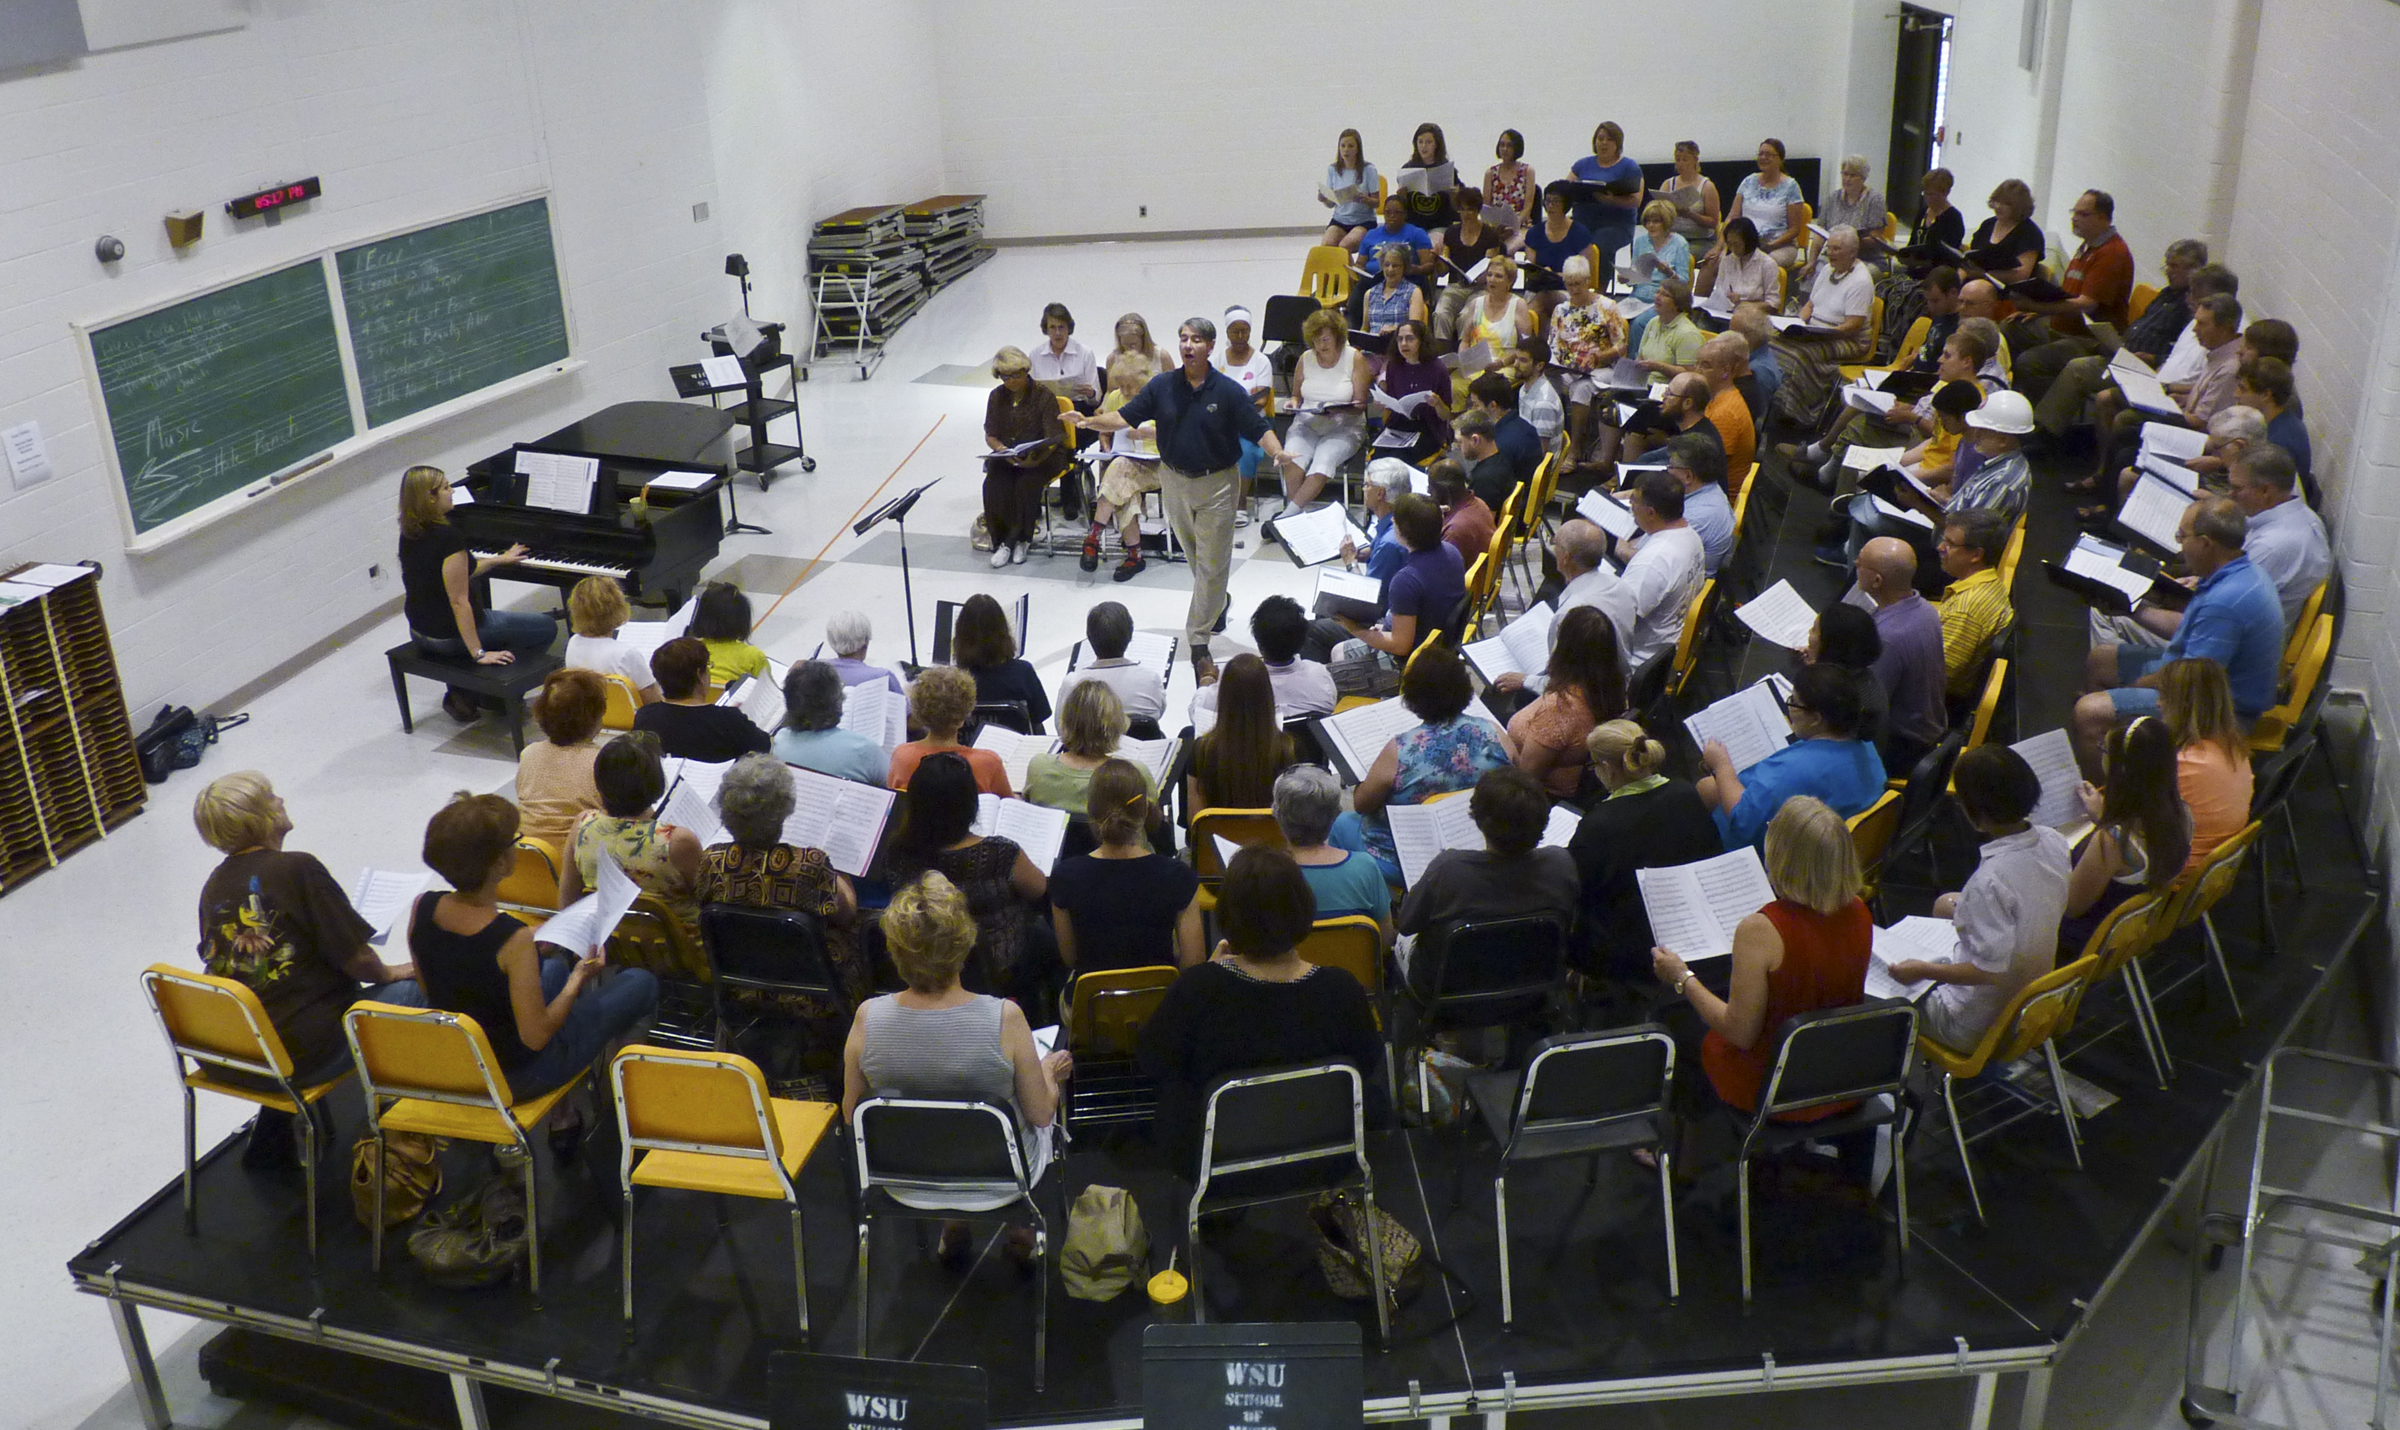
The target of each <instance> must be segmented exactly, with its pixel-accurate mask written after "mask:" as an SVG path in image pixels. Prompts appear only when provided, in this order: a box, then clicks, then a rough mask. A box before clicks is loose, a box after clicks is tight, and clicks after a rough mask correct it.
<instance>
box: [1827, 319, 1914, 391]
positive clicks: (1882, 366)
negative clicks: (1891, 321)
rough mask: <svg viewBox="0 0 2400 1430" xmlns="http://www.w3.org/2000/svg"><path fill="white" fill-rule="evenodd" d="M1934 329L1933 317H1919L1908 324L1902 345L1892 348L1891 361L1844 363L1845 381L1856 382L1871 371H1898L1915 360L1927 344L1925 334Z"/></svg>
mask: <svg viewBox="0 0 2400 1430" xmlns="http://www.w3.org/2000/svg"><path fill="white" fill-rule="evenodd" d="M1881 316H1882V315H1881V314H1877V317H1881ZM1876 331H1877V332H1878V333H1880V332H1882V331H1883V329H1882V325H1881V324H1880V323H1878V324H1877V325H1876ZM1932 331H1933V319H1931V318H1925V317H1920V318H1918V319H1917V320H1916V321H1914V322H1912V323H1910V324H1909V325H1908V333H1907V335H1906V336H1904V337H1902V338H1901V339H1900V346H1898V347H1896V348H1894V349H1892V360H1891V361H1890V362H1887V363H1851V362H1846V363H1843V364H1842V380H1843V381H1845V382H1856V381H1858V380H1859V379H1860V378H1861V377H1864V376H1865V375H1866V374H1868V373H1870V372H1897V371H1899V370H1900V369H1901V368H1904V367H1907V366H1908V365H1909V364H1910V363H1911V362H1912V361H1914V360H1915V358H1916V355H1917V350H1918V349H1919V348H1922V347H1924V346H1925V335H1926V334H1927V333H1930V332H1932Z"/></svg>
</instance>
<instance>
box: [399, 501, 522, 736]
mask: <svg viewBox="0 0 2400 1430" xmlns="http://www.w3.org/2000/svg"><path fill="white" fill-rule="evenodd" d="M454 500H455V498H454V497H453V496H452V495H451V491H450V477H449V474H448V473H446V472H444V471H443V470H442V469H441V468H439V467H411V468H409V469H408V471H407V472H406V473H404V474H403V475H402V476H401V478H400V592H401V595H400V609H401V614H402V615H404V616H405V617H407V619H408V634H409V638H410V639H411V640H413V641H415V642H416V644H417V648H418V649H419V650H422V651H425V652H426V653H427V654H430V655H446V656H451V657H453V658H455V657H458V656H465V657H467V658H468V659H470V660H472V661H474V662H475V663H476V664H477V665H506V664H508V663H509V662H510V661H513V660H515V659H516V658H517V654H518V653H519V652H525V653H529V654H530V653H532V652H534V651H544V650H548V649H549V648H550V642H551V641H553V640H555V639H557V637H558V622H557V621H555V620H553V619H551V618H550V617H548V616H545V615H541V614H539V613H537V612H533V611H495V610H492V609H490V608H489V606H488V604H484V605H479V604H477V596H476V589H475V586H474V581H475V578H476V577H478V576H489V575H490V574H491V573H492V572H493V571H495V570H497V569H499V568H500V567H503V566H513V565H515V564H516V563H517V562H519V561H522V560H524V559H525V544H524V543H523V542H519V543H517V544H516V545H514V546H511V547H509V548H508V549H507V550H506V551H503V552H501V553H500V554H499V555H498V556H487V557H482V558H480V559H479V558H477V557H476V556H475V555H474V553H473V552H471V551H470V550H469V549H468V546H469V543H468V541H467V534H466V533H465V532H463V531H461V530H459V529H458V528H457V527H455V526H453V525H451V524H450V508H451V505H452V503H453V502H454ZM484 599H485V601H486V602H487V603H488V600H489V596H488V593H487V594H486V596H485V598H484ZM442 709H443V710H444V711H445V712H447V713H448V714H449V716H450V718H451V719H453V720H459V721H471V720H473V719H475V718H476V716H477V715H478V714H480V713H481V711H480V710H479V708H478V707H477V705H476V701H475V696H474V695H473V693H471V692H469V691H465V690H461V689H459V688H458V687H457V686H452V687H451V688H450V693H449V694H448V695H445V696H443V697H442Z"/></svg>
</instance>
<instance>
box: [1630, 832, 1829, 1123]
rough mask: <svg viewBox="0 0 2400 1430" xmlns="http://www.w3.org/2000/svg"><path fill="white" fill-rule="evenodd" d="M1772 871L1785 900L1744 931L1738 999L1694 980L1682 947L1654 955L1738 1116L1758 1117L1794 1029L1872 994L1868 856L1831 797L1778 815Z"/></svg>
mask: <svg viewBox="0 0 2400 1430" xmlns="http://www.w3.org/2000/svg"><path fill="white" fill-rule="evenodd" d="M1766 866H1767V883H1768V884H1769V885H1770V886H1772V887H1773V889H1774V891H1775V899H1774V902H1772V903H1770V904H1768V905H1767V906H1766V907H1764V908H1762V909H1760V910H1759V911H1758V912H1757V913H1754V914H1751V915H1748V916H1747V917H1745V918H1744V919H1743V920H1742V921H1741V923H1740V924H1738V925H1736V926H1735V928H1734V933H1733V958H1732V965H1733V971H1732V989H1731V996H1729V997H1719V996H1718V995H1717V994H1716V993H1714V992H1713V991H1711V990H1710V989H1709V988H1707V987H1706V986H1705V985H1703V984H1702V983H1701V982H1700V981H1699V980H1698V979H1697V978H1695V977H1693V976H1692V969H1691V965H1690V964H1688V963H1686V962H1684V960H1683V959H1682V957H1681V956H1679V955H1678V954H1676V953H1675V951H1674V950H1672V949H1668V948H1658V949H1653V950H1652V951H1651V955H1650V966H1651V970H1652V971H1653V972H1654V973H1656V974H1657V975H1658V981H1659V982H1661V983H1663V984H1665V985H1666V986H1667V987H1668V989H1670V990H1671V991H1672V992H1673V993H1674V995H1675V996H1676V997H1677V998H1679V999H1681V1000H1683V1002H1684V1003H1685V1005H1686V1006H1688V1007H1689V1008H1690V1009H1691V1011H1692V1012H1693V1013H1694V1014H1696V1015H1697V1016H1698V1018H1699V1021H1700V1022H1701V1023H1702V1024H1703V1025H1704V1026H1705V1027H1706V1028H1707V1030H1708V1031H1707V1034H1706V1036H1704V1037H1703V1038H1702V1039H1701V1040H1700V1066H1701V1070H1702V1071H1703V1072H1705V1073H1707V1075H1708V1078H1707V1085H1708V1086H1709V1087H1711V1088H1713V1089H1714V1090H1715V1092H1716V1095H1717V1097H1718V1098H1719V1099H1721V1100H1722V1101H1723V1102H1724V1103H1725V1105H1726V1106H1728V1107H1731V1108H1733V1109H1734V1110H1736V1111H1737V1112H1753V1111H1756V1110H1757V1107H1758V1098H1759V1094H1760V1092H1762V1091H1763V1090H1764V1088H1765V1085H1766V1080H1767V1072H1768V1070H1769V1068H1770V1067H1771V1066H1772V1064H1773V1060H1774V1056H1775V1040H1776V1038H1777V1036H1778V1035H1779V1034H1781V1032H1782V1031H1783V1026H1784V1024H1786V1023H1788V1022H1790V1021H1791V1020H1792V1019H1793V1018H1795V1017H1797V1016H1799V1015H1800V1014H1802V1013H1813V1012H1815V1011H1817V1010H1818V1009H1820V1008H1840V1007H1846V1006H1848V1005H1849V1004H1852V1003H1856V1002H1858V1001H1859V999H1860V998H1861V997H1863V996H1864V995H1865V992H1866V981H1867V952H1868V947H1869V941H1870V940H1871V939H1872V938H1873V937H1874V933H1875V920H1874V919H1873V918H1872V917H1870V916H1869V915H1868V913H1867V906H1866V904H1865V902H1864V901H1862V900H1861V899H1860V898H1859V897H1858V889H1859V873H1858V849H1857V846H1855V845H1854V844H1852V843H1851V840H1850V827H1849V826H1848V825H1846V824H1844V823H1843V822H1842V817H1841V816H1840V815H1838V814H1836V813H1834V812H1833V807H1832V806H1831V805H1828V804H1826V803H1825V802H1824V801H1823V800H1820V799H1813V798H1811V797H1809V796H1807V795H1795V796H1794V797H1792V798H1791V799H1790V800H1787V801H1785V803H1784V806H1783V808H1782V809H1780V810H1778V811H1776V814H1775V818H1774V820H1773V822H1771V823H1770V824H1768V826H1767V850H1766ZM1699 1084H1700V1079H1698V1078H1694V1079H1692V1080H1691V1085H1692V1086H1694V1087H1697V1086H1699ZM1849 1106H1850V1105H1849V1104H1847V1103H1834V1104H1829V1105H1827V1106H1824V1107H1812V1108H1809V1109H1808V1110H1806V1111H1804V1112H1795V1113H1792V1114H1791V1115H1790V1118H1789V1120H1790V1121H1793V1122H1815V1121H1818V1120H1820V1119H1823V1118H1827V1117H1831V1116H1833V1115H1835V1114H1836V1113H1839V1112H1844V1111H1847V1110H1848V1109H1849Z"/></svg>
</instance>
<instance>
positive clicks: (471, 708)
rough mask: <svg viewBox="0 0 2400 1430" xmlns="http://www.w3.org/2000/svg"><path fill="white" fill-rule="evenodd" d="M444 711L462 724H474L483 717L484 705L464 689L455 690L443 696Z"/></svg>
mask: <svg viewBox="0 0 2400 1430" xmlns="http://www.w3.org/2000/svg"><path fill="white" fill-rule="evenodd" d="M442 713H443V714H445V715H447V716H449V717H450V718H451V719H453V720H456V721H457V722H458V723H459V724H461V725H472V724H474V723H475V722H476V721H478V720H480V719H482V718H483V706H482V704H481V703H479V702H478V701H477V700H476V699H475V697H474V696H472V695H470V694H468V693H467V692H466V691H463V690H453V691H451V692H450V693H449V694H447V695H445V696H443V697H442Z"/></svg>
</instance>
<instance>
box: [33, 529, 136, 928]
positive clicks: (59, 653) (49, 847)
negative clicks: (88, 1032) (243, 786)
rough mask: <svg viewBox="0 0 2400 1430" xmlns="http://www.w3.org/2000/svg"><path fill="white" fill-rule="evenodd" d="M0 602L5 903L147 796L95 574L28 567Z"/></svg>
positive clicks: (116, 822) (124, 817) (121, 820)
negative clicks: (14, 890) (2, 604)
mask: <svg viewBox="0 0 2400 1430" xmlns="http://www.w3.org/2000/svg"><path fill="white" fill-rule="evenodd" d="M69 573H80V574H69ZM37 583H40V584H37ZM36 593H38V594H36ZM0 598H5V599H7V600H8V601H9V604H7V605H6V606H5V607H4V608H0V893H4V892H6V891H7V890H9V889H12V888H14V887H16V886H17V885H18V884H21V883H23V882H24V881H25V880H27V879H30V878H32V877H33V876H34V875H36V874H38V873H40V872H42V871H43V870H44V869H48V868H50V867H52V866H53V865H55V864H57V863H58V862H59V861H60V860H61V859H64V858H66V857H67V856H68V855H70V854H72V853H74V852H75V851H76V850H78V849H81V848H82V847H83V846H85V845H86V844H89V843H91V842H92V841H94V840H96V839H102V838H105V837H107V834H108V832H109V831H110V830H112V829H115V828H116V827H117V826H118V825H120V824H123V823H124V822H125V821H126V820H128V819H131V818H132V817H133V816H134V815H136V814H139V813H140V812H141V809H142V804H143V802H144V800H145V799H146V798H147V786H145V785H144V784H143V782H142V766H141V761H140V759H139V758H137V757H136V755H135V754H134V748H133V727H132V722H131V721H130V720H129V719H128V718H127V716H126V713H125V695H124V689H123V686H122V685H121V684H120V683H119V682H118V679H117V660H116V652H115V649H114V647H113V646H111V645H110V643H109V638H108V622H107V620H106V618H105V617H104V616H103V615H102V614H101V610H100V571H99V568H98V567H97V566H59V565H53V564H47V563H37V562H28V563H24V564H21V565H19V566H17V567H15V568H13V569H11V570H10V571H9V572H7V573H6V574H5V575H0Z"/></svg>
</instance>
